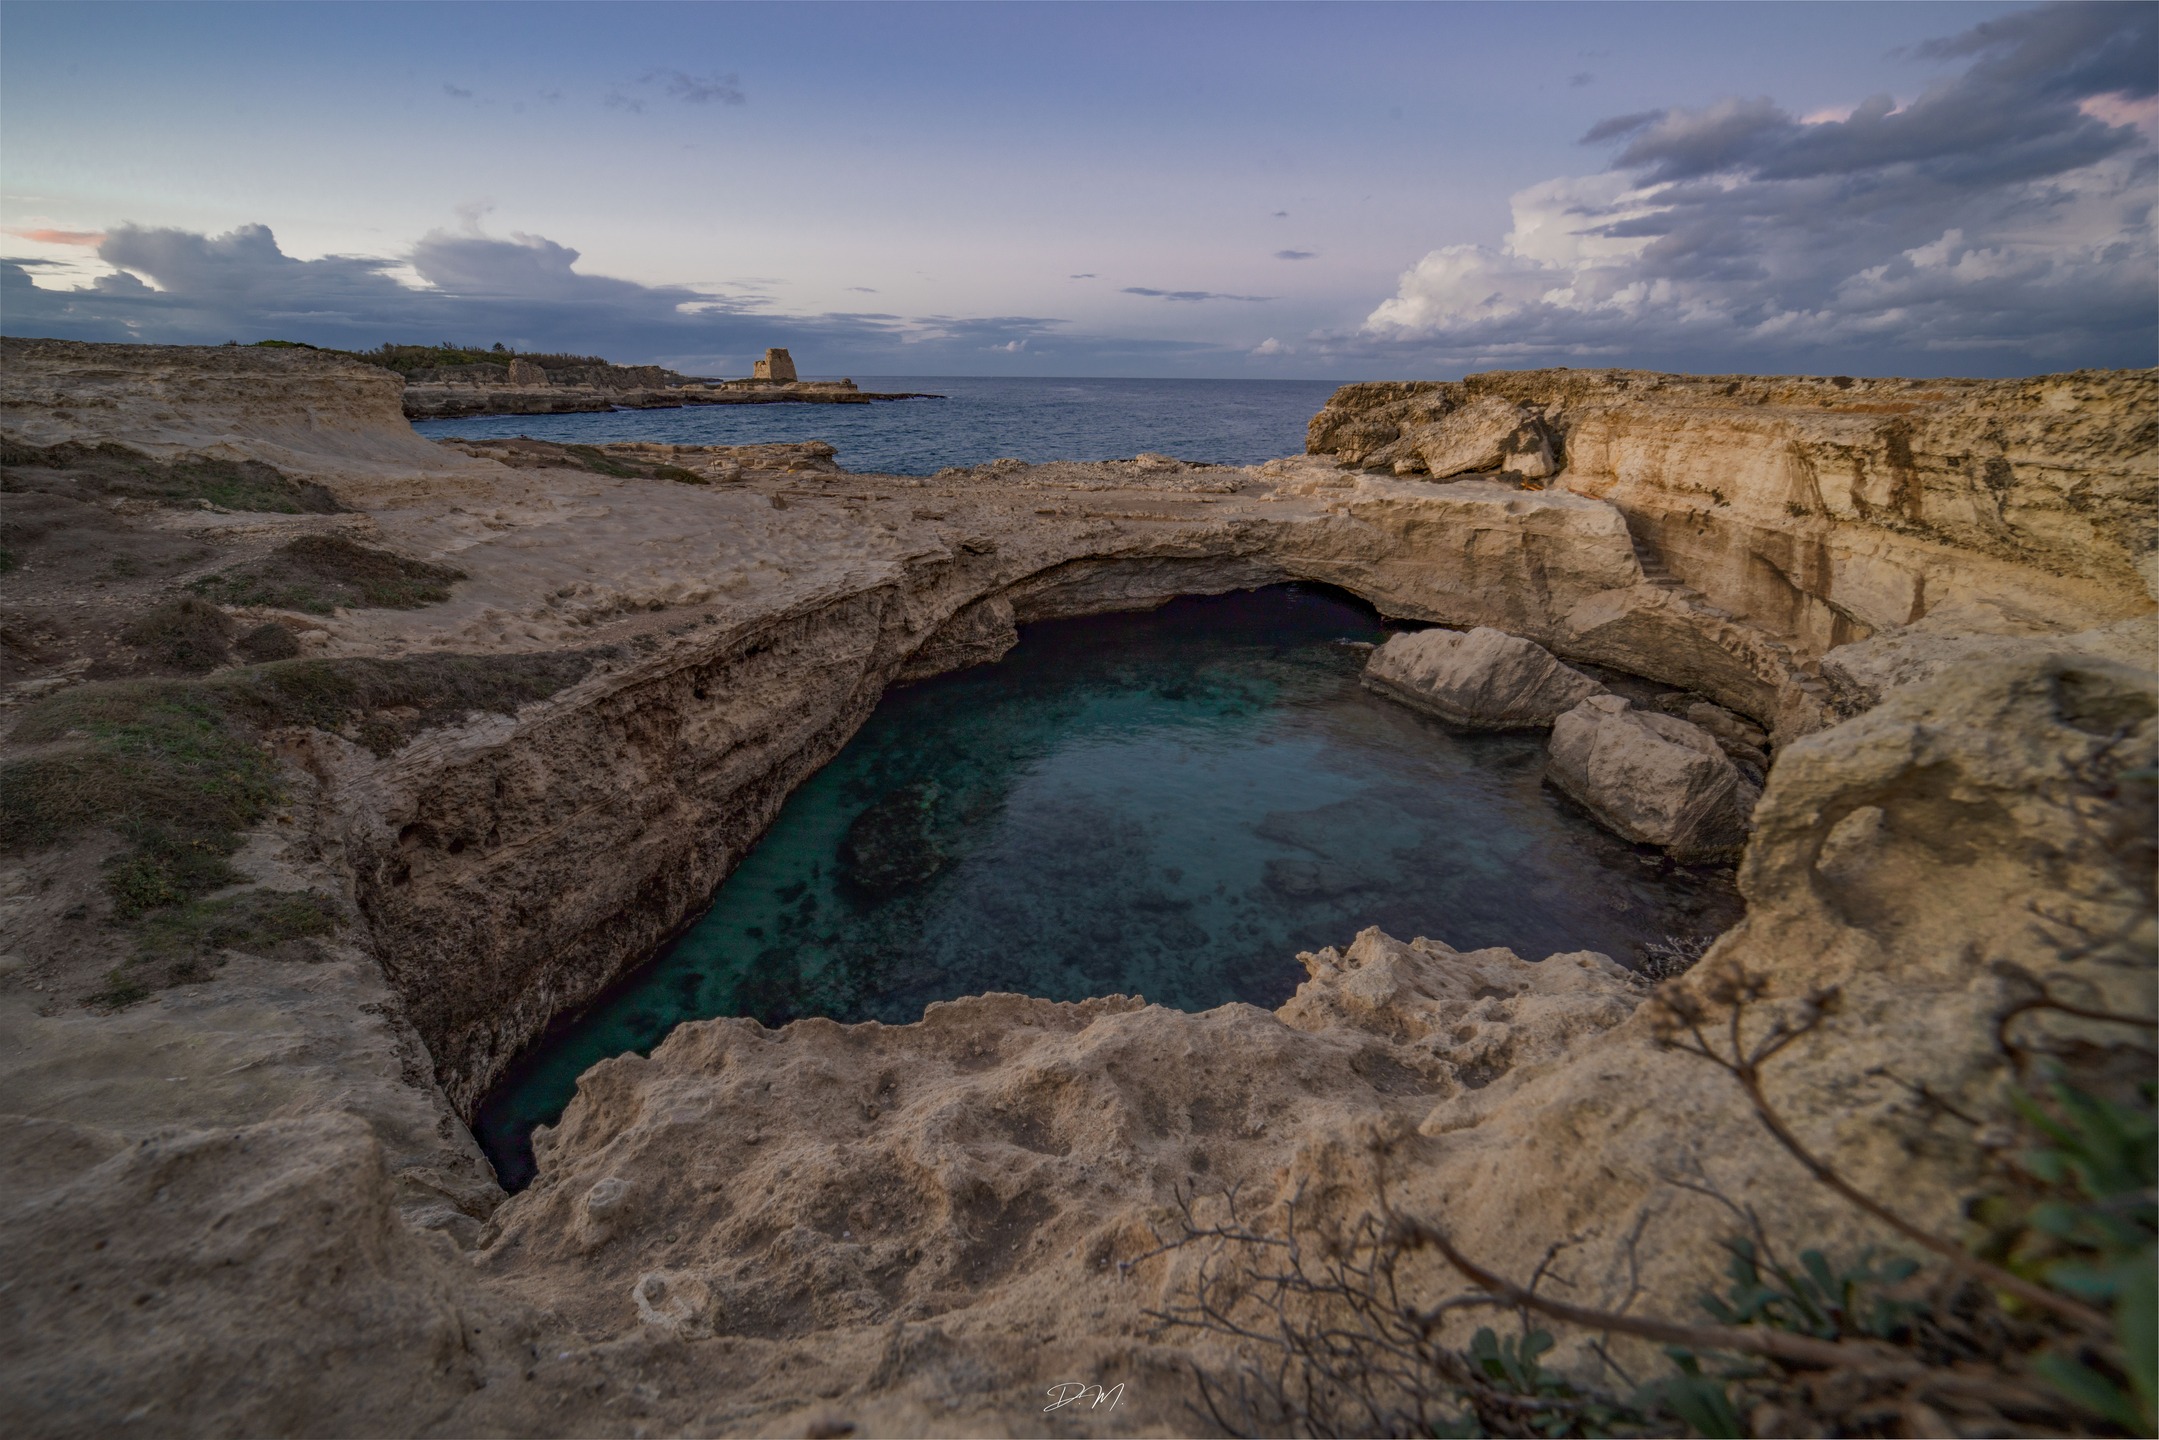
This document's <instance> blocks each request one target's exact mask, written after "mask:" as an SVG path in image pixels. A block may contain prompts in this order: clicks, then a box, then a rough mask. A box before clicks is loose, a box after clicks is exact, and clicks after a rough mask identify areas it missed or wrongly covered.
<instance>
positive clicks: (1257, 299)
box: [1124, 285, 1274, 304]
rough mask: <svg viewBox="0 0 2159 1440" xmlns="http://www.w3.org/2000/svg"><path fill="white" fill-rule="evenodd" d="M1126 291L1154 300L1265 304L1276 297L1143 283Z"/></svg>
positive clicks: (1128, 293)
mask: <svg viewBox="0 0 2159 1440" xmlns="http://www.w3.org/2000/svg"><path fill="white" fill-rule="evenodd" d="M1124 293H1125V294H1127V295H1145V296H1147V297H1148V298H1149V299H1152V300H1246V301H1250V302H1252V303H1253V304H1264V303H1265V302H1266V301H1269V300H1272V299H1273V298H1274V297H1273V296H1272V295H1221V294H1217V293H1216V292H1214V291H1212V290H1150V289H1148V288H1147V287H1145V286H1143V285H1127V286H1125V287H1124Z"/></svg>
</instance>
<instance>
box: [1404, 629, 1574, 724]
mask: <svg viewBox="0 0 2159 1440" xmlns="http://www.w3.org/2000/svg"><path fill="white" fill-rule="evenodd" d="M1364 683H1365V684H1366V685H1367V686H1369V687H1371V688H1372V689H1374V690H1377V691H1379V692H1380V693H1381V694H1384V695H1391V696H1393V697H1394V698H1396V699H1398V700H1401V701H1403V702H1405V703H1406V704H1410V705H1414V706H1416V707H1417V708H1418V709H1420V710H1425V711H1429V712H1430V713H1432V714H1434V715H1437V716H1439V717H1440V718H1441V719H1443V720H1449V721H1452V722H1453V723H1454V724H1456V725H1460V726H1463V727H1464V728H1466V729H1472V730H1537V729H1543V728H1544V727H1546V726H1549V725H1550V724H1551V723H1552V722H1553V721H1554V720H1556V719H1558V718H1559V717H1560V716H1561V715H1562V714H1564V713H1566V712H1567V711H1569V710H1572V709H1573V708H1574V707H1575V706H1576V705H1579V704H1580V703H1581V702H1582V701H1584V700H1586V699H1588V698H1589V697H1590V696H1592V695H1598V694H1602V693H1603V692H1604V686H1602V685H1601V684H1599V683H1598V682H1596V681H1595V680H1592V679H1590V678H1589V677H1588V676H1587V675H1584V674H1583V673H1582V672H1581V671H1579V670H1573V669H1570V668H1568V667H1567V666H1565V665H1562V664H1560V663H1559V662H1558V661H1557V660H1555V659H1553V658H1552V652H1551V651H1549V650H1547V649H1545V648H1544V647H1543V646H1542V645H1539V644H1537V643H1536V642H1535V641H1533V640H1524V639H1522V638H1521V637H1520V636H1518V635H1509V634H1507V633H1506V632H1505V631H1502V630H1494V629H1492V628H1491V627H1489V626H1483V625H1480V626H1478V627H1477V628H1476V629H1474V630H1471V631H1468V632H1467V633H1464V632H1461V631H1456V630H1419V631H1417V632H1415V633H1414V634H1409V635H1396V636H1394V637H1393V638H1391V639H1389V640H1388V641H1387V643H1386V644H1384V645H1382V646H1380V647H1379V649H1377V650H1375V651H1374V652H1372V658H1371V659H1370V660H1369V661H1368V662H1366V664H1365V667H1364Z"/></svg>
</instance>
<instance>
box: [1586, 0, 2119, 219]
mask: <svg viewBox="0 0 2159 1440" xmlns="http://www.w3.org/2000/svg"><path fill="white" fill-rule="evenodd" d="M1919 53H1921V54H1923V55H1924V56H1926V57H1928V58H1935V59H1949V58H1962V57H1966V56H1975V57H1977V59H1976V61H1975V63H1973V65H1972V66H1971V67H1970V68H1969V69H1967V70H1966V71H1965V72H1964V73H1963V74H1961V75H1959V76H1957V77H1956V78H1955V79H1953V80H1951V81H1949V82H1948V83H1946V84H1943V85H1939V86H1936V87H1935V88H1933V89H1931V90H1929V91H1927V92H1926V93H1925V94H1923V95H1921V96H1920V97H1919V98H1918V99H1917V100H1914V101H1913V102H1912V103H1911V104H1910V105H1907V106H1905V107H1903V108H1902V109H1899V108H1898V107H1897V104H1896V101H1895V100H1894V99H1893V98H1892V97H1890V96H1887V95H1876V96H1873V97H1871V98H1869V99H1868V100H1867V101H1866V102H1865V103H1863V104H1861V105H1860V106H1859V107H1858V108H1857V109H1855V110H1854V111H1853V112H1852V114H1851V116H1850V117H1849V118H1848V119H1846V120H1843V121H1841V122H1836V123H1831V124H1818V125H1808V124H1804V123H1802V122H1800V121H1798V120H1795V119H1793V118H1792V117H1791V116H1790V115H1788V114H1786V113H1785V112H1784V111H1782V110H1780V109H1778V108H1777V107H1776V106H1775V105H1773V104H1771V103H1770V102H1769V101H1768V100H1766V99H1763V100H1749V101H1728V102H1726V103H1725V104H1723V105H1720V106H1716V107H1712V108H1711V109H1709V110H1704V111H1685V110H1664V111H1655V112H1650V114H1649V115H1648V116H1646V117H1645V116H1623V117H1620V119H1619V120H1617V121H1612V120H1608V121H1605V122H1604V123H1603V124H1602V125H1599V126H1598V127H1596V129H1593V130H1592V131H1591V132H1590V134H1589V136H1588V137H1585V138H1588V139H1596V138H1600V132H1601V135H1602V137H1603V138H1612V137H1616V136H1617V135H1621V134H1633V135H1634V137H1635V138H1634V139H1633V140H1632V141H1631V142H1630V143H1629V144H1628V145H1627V147H1626V148H1625V149H1624V150H1622V151H1620V153H1619V155H1618V156H1617V158H1616V159H1615V160H1614V162H1613V163H1614V165H1615V166H1616V167H1617V168H1619V169H1622V170H1629V171H1636V172H1639V173H1640V176H1641V178H1642V179H1643V180H1645V181H1648V182H1651V183H1654V182H1657V181H1664V180H1686V179H1695V178H1699V177H1701V176H1704V175H1709V174H1713V173H1715V172H1717V171H1720V170H1729V169H1743V170H1746V171H1749V172H1751V173H1752V174H1754V175H1755V176H1756V177H1757V178H1759V179H1763V180H1800V179H1809V178H1813V177H1816V176H1825V175H1863V174H1867V173H1869V172H1874V171H1880V170H1884V169H1888V168H1891V167H1902V168H1904V169H1905V170H1907V171H1909V172H1910V177H1911V178H1913V179H1916V180H1920V181H1935V182H1944V181H1946V182H1949V183H1954V184H1960V185H1974V184H1989V183H2006V182H2012V181H2017V180H2026V179H2031V178H2034V177H2037V176H2043V175H2053V174H2059V173H2060V172H2062V171H2065V170H2074V169H2078V168H2081V167H2083V166H2086V165H2092V164H2096V163H2097V162H2098V161H2100V160H2103V159H2105V158H2106V157H2107V156H2109V155H2112V154H2114V153H2116V152H2117V151H2120V150H2123V149H2127V148H2128V147H2130V146H2132V145H2135V144H2137V143H2139V137H2138V136H2137V134H2136V132H2135V131H2134V130H2132V129H2130V128H2129V127H2127V126H2122V125H2109V124H2108V123H2106V122H2105V121H2104V120H2101V119H2098V118H2096V117H2094V116H2092V115H2088V114H2086V113H2085V112H2084V111H2083V110H2082V109H2080V108H2079V107H2080V104H2081V102H2083V101H2085V100H2088V99H2090V98H2092V97H2093V96H2097V95H2121V96H2123V97H2125V98H2128V99H2132V100H2133V99H2141V98H2143V97H2145V96H2148V95H2151V94H2152V93H2153V92H2154V90H2155V88H2159V6H2154V5H2118V4H2077V5H2058V6H2050V7H2048V8H2046V9H2041V10H2029V11H2025V12H2023V13H2021V14H2017V15H2011V16H2007V17H2005V18H2003V19H2001V20H1992V21H1988V22H1986V23H1985V24H1983V25H1979V26H1976V27H1974V28H1973V29H1971V30H1968V31H1966V32H1965V33H1964V34H1962V35H1958V36H1954V37H1951V38H1949V39H1946V40H1938V41H1934V42H1931V43H1929V44H1928V45H1925V46H1923V47H1920V52H1919ZM1621 126H1623V127H1624V128H1613V127H1621Z"/></svg>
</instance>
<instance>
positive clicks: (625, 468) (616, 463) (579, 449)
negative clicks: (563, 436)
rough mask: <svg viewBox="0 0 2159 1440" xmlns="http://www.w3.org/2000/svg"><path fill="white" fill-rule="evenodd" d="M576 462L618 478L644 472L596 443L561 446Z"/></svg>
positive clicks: (594, 471) (638, 474) (634, 477)
mask: <svg viewBox="0 0 2159 1440" xmlns="http://www.w3.org/2000/svg"><path fill="white" fill-rule="evenodd" d="M562 448H563V449H564V450H566V451H568V452H569V454H570V456H571V457H572V458H573V459H575V460H576V461H577V463H578V464H580V465H582V466H584V467H585V468H586V469H587V470H590V471H591V472H592V473H593V474H595V475H612V476H614V477H615V478H616V479H618V480H634V479H636V478H637V477H638V476H640V475H642V474H643V473H644V472H643V471H641V470H639V469H638V468H637V467H636V466H635V465H631V464H628V463H626V462H624V461H621V460H618V459H616V458H615V457H614V456H612V455H610V454H608V453H607V452H606V451H605V450H602V449H600V448H599V447H598V446H597V445H565V446H563V447H562Z"/></svg>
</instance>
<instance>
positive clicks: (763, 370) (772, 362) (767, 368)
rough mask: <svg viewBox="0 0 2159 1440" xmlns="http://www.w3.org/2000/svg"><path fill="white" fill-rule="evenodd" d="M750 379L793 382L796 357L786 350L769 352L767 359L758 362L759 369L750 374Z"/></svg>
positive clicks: (766, 355) (766, 354)
mask: <svg viewBox="0 0 2159 1440" xmlns="http://www.w3.org/2000/svg"><path fill="white" fill-rule="evenodd" d="M750 378H752V379H753V380H786V381H792V380H793V379H794V378H795V361H794V357H793V356H791V355H789V354H788V353H787V352H786V351H785V350H767V351H766V352H765V358H764V359H762V360H760V361H758V362H757V367H756V368H755V369H754V370H752V371H751V372H750Z"/></svg>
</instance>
